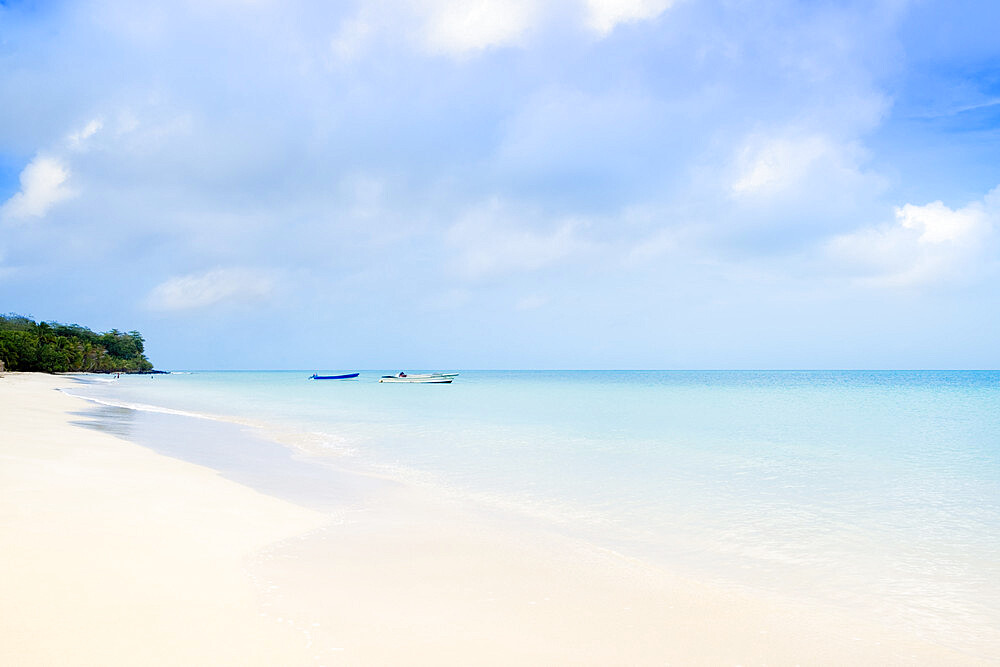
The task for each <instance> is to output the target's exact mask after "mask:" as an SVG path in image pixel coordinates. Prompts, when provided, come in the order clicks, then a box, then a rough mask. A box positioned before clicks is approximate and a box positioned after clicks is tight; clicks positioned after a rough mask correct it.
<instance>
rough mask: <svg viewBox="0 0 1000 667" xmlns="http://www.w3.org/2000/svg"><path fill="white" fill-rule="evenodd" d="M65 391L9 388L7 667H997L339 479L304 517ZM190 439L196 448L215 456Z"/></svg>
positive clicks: (3, 401)
mask: <svg viewBox="0 0 1000 667" xmlns="http://www.w3.org/2000/svg"><path fill="white" fill-rule="evenodd" d="M69 383H70V380H69V379H68V378H64V377H63V378H60V377H59V376H44V375H41V376H35V375H33V374H24V375H20V374H8V375H7V377H6V378H4V380H3V381H2V382H0V406H2V407H0V410H2V412H0V415H2V419H3V422H4V423H3V425H2V428H3V429H4V432H5V438H4V443H3V445H2V447H0V454H2V458H0V475H2V477H0V479H2V480H3V489H2V490H0V494H2V495H0V498H2V503H0V511H2V514H0V526H2V529H3V532H4V534H6V535H14V534H17V535H28V536H29V538H30V539H25V540H21V539H19V540H16V541H15V544H14V545H13V547H12V548H11V549H8V550H5V552H4V553H3V555H0V567H3V568H4V570H5V571H7V572H10V571H14V572H17V573H18V575H19V576H18V577H16V578H12V579H16V581H8V582H7V583H5V584H0V587H2V588H0V599H2V600H3V602H0V631H2V632H3V633H4V636H5V637H15V638H17V640H16V641H13V642H8V645H7V646H6V647H4V648H0V658H2V659H3V661H4V662H11V663H12V664H45V663H47V662H61V663H63V664H126V663H134V662H137V661H141V662H143V663H150V664H182V663H185V662H186V663H188V664H190V663H191V662H194V663H205V662H213V663H220V664H278V663H281V664H385V663H404V664H460V663H461V664H468V663H470V662H472V663H476V664H512V663H513V664H524V663H527V664H558V663H573V664H614V663H617V664H622V663H630V664H671V663H673V664H724V663H729V664H737V663H741V664H764V663H769V664H796V663H803V664H845V663H851V664H989V663H987V662H986V661H984V660H981V659H977V658H975V657H972V656H969V655H966V654H963V653H958V652H955V651H951V650H949V649H947V648H944V647H941V646H938V645H936V644H931V643H928V642H924V641H921V639H920V638H917V637H912V636H907V635H905V634H900V633H897V632H890V631H887V630H885V629H884V628H881V627H877V626H873V625H871V624H869V623H863V622H860V621H857V620H855V619H851V618H849V617H847V616H846V615H844V614H838V613H836V612H835V611H833V610H828V609H819V608H813V607H808V606H803V605H797V604H793V603H789V602H787V601H782V600H777V599H771V598H768V597H765V596H757V595H750V594H743V593H735V592H732V591H725V590H720V589H717V588H713V587H712V586H709V585H706V584H703V583H700V582H694V581H689V580H686V579H683V578H680V577H677V576H672V575H671V574H670V573H667V572H664V571H662V570H661V569H658V568H655V567H651V566H649V565H647V564H644V563H641V562H638V561H634V560H631V559H628V558H625V557H623V556H620V555H617V554H614V553H611V552H607V551H605V550H601V549H598V548H596V547H593V546H592V545H588V544H586V543H583V542H580V541H574V540H572V539H569V538H566V537H561V536H557V535H552V534H547V533H545V532H543V531H533V530H526V529H525V528H524V526H523V525H506V524H505V523H504V522H503V521H502V520H500V519H497V518H495V517H491V518H489V519H484V517H483V513H481V512H476V511H475V510H471V509H468V508H461V507H456V506H455V505H454V504H453V503H446V502H442V501H441V499H438V498H434V497H431V496H429V495H428V494H426V493H422V492H421V491H420V490H419V489H414V488H411V487H408V486H407V485H404V484H398V483H393V484H375V483H373V482H372V481H371V480H357V479H354V478H352V475H351V473H348V472H344V471H338V472H337V473H336V478H335V479H334V478H332V477H331V478H323V479H322V480H321V482H322V483H324V484H326V483H331V484H343V485H345V486H344V487H341V488H340V491H341V493H340V495H338V493H337V492H334V493H332V494H331V496H330V503H329V506H328V507H323V508H319V509H317V508H306V507H303V506H302V505H301V504H295V503H294V502H292V501H291V500H289V496H288V495H287V494H286V495H282V493H281V490H280V489H279V490H273V489H272V490H268V495H265V494H264V493H262V492H261V490H260V489H259V487H258V488H257V489H256V490H255V489H254V488H252V487H253V486H254V480H249V479H246V478H245V477H244V478H242V479H241V478H239V476H233V475H232V474H230V473H231V471H225V470H223V471H221V472H220V470H219V469H220V468H224V467H225V466H223V465H220V464H219V463H218V461H217V460H216V461H213V460H211V459H210V460H206V461H204V462H202V463H200V464H195V463H190V462H184V461H180V460H178V459H177V458H171V457H169V456H167V455H164V454H161V453H156V451H155V450H150V449H148V448H146V447H145V446H143V445H141V444H136V442H140V443H141V440H142V439H141V438H138V439H135V437H134V434H131V435H132V439H129V434H128V433H119V434H114V433H109V432H100V431H97V430H95V429H93V428H90V429H87V428H82V427H81V426H80V425H79V424H78V422H79V417H80V414H79V413H80V412H81V411H84V412H86V411H87V410H88V408H92V406H93V404H91V403H88V402H87V401H85V400H84V399H80V398H75V397H72V396H69V395H67V394H65V393H63V392H56V391H52V390H53V389H56V388H58V387H61V386H68V385H69ZM160 418H162V419H164V420H171V419H177V418H176V417H174V416H171V415H161V416H160ZM189 426H190V431H189V432H188V433H189V434H188V435H187V436H185V437H192V438H201V440H199V442H208V441H210V440H213V438H214V439H217V436H218V434H217V433H216V434H215V435H213V433H212V432H211V429H209V428H201V429H199V428H198V426H204V425H198V424H195V425H189ZM229 426H233V425H231V424H230V425H229ZM234 428H235V427H234ZM176 433H177V432H176V431H173V432H170V431H169V430H168V431H167V434H168V436H167V437H168V439H169V437H170V435H171V434H173V437H176ZM119 436H125V437H124V439H123V438H122V437H119ZM245 437H246V438H247V439H248V440H249V439H251V438H258V439H260V438H259V436H257V435H256V434H245ZM133 440H135V441H133ZM275 446H277V447H280V448H282V449H283V450H285V449H286V448H284V446H282V445H275ZM286 454H287V450H286ZM214 456H217V457H225V456H226V451H224V450H220V451H219V452H218V453H217V454H215V455H214ZM287 457H288V458H290V459H293V460H294V457H293V456H291V455H290V454H288V456H287ZM276 460H282V459H281V457H278V458H276V459H268V463H273V462H274V461H276ZM213 463H214V465H213ZM253 463H254V464H255V465H258V464H260V461H256V462H253ZM286 464H287V462H286V463H281V464H280V465H286ZM288 465H290V466H291V468H295V464H288ZM252 467H253V466H249V467H248V469H252ZM299 472H300V473H301V474H302V475H306V472H307V471H305V470H302V469H299ZM331 474H333V473H331ZM354 477H357V476H354ZM298 479H302V478H301V477H299V478H298ZM352 480H353V482H354V483H355V486H353V487H351V489H350V490H349V492H347V491H344V489H346V487H347V486H348V485H349V484H350V483H351V482H352ZM258 481H259V480H258ZM286 490H287V489H286ZM206 545H208V546H210V547H211V548H209V549H207V552H206ZM137 563H138V564H137ZM53 573H56V574H57V575H58V576H55V577H54V576H53ZM223 574H224V575H225V576H223ZM54 579H56V580H58V581H59V582H61V586H58V587H57V586H55V585H54V584H53V580H54ZM164 581H169V582H170V585H169V586H167V585H165V584H164V583H163V582H164ZM43 592H44V594H43ZM134 609H140V610H147V612H148V613H146V614H141V613H140V614H131V615H130V614H129V613H126V612H128V611H130V610H134ZM154 609H155V612H156V613H155V614H154V613H153V610H154ZM223 616H224V617H225V618H222V617H223ZM165 619H169V622H167V621H166V620H165ZM207 628H212V631H211V632H207V631H206V629H207ZM84 629H86V632H84ZM251 629H252V632H251ZM206 635H207V636H206ZM139 638H141V640H140V639H139ZM140 645H141V646H140ZM82 647H85V648H86V650H83V648H82ZM157 661H159V662H157Z"/></svg>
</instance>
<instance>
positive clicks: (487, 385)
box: [74, 369, 1000, 657]
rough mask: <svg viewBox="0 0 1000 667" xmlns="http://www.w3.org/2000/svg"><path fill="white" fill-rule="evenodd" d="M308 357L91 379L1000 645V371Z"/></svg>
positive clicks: (999, 650)
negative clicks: (616, 366)
mask: <svg viewBox="0 0 1000 667" xmlns="http://www.w3.org/2000/svg"><path fill="white" fill-rule="evenodd" d="M408 370H409V369H408ZM414 372H417V371H416V370H414ZM310 373H311V371H297V372H289V371H281V372H227V373H223V372H195V373H192V374H187V375H165V376H152V377H151V376H138V377H123V378H122V379H121V380H120V381H117V382H95V383H92V384H86V385H81V386H80V388H79V389H78V390H74V392H75V393H79V394H81V395H87V396H91V397H93V398H97V399H100V400H102V401H106V402H109V403H112V404H116V405H124V406H131V407H139V406H157V407H159V408H168V409H171V410H178V411H184V412H192V413H197V414H208V415H216V416H226V417H231V418H236V419H239V420H244V421H249V422H251V423H254V424H259V425H263V426H266V427H267V430H268V432H270V433H271V434H273V435H274V436H275V437H278V438H280V439H281V440H283V441H286V442H292V443H293V444H297V445H299V446H303V447H306V448H308V450H309V451H310V452H312V453H313V454H314V455H315V456H316V457H317V458H320V459H323V458H335V459H336V460H337V462H338V464H340V465H342V466H346V467H353V468H356V469H361V470H375V471H378V472H380V473H383V474H389V475H392V476H396V477H399V478H403V479H406V480H409V481H413V482H417V483H420V484H429V485H434V486H436V487H439V488H442V489H445V490H447V491H448V492H449V493H451V494H454V495H455V496H456V497H467V498H469V499H470V500H473V499H474V500H475V501H477V502H479V503H484V504H486V505H488V506H492V507H495V508H497V509H500V510H504V511H507V512H510V513H516V514H518V515H521V516H523V517H525V518H526V519H530V520H533V521H542V522H546V523H547V524H549V525H550V526H551V527H553V528H555V529H557V530H560V531H563V532H565V533H568V534H572V535H575V536H578V537H582V538H585V539H588V540H591V541H593V542H595V543H597V544H600V545H602V546H606V547H609V548H613V549H616V550H618V551H621V552H623V553H626V554H629V555H633V556H636V557H640V558H644V559H647V560H650V561H653V562H658V563H662V564H665V565H667V566H669V567H671V568H673V569H679V570H681V571H683V572H687V573H689V574H692V575H695V576H698V577H699V578H702V579H709V580H712V581H716V582H720V583H724V584H728V585H736V586H745V587H751V588H756V589H764V590H768V591H775V592H779V593H782V594H788V595H792V596H793V597H797V598H807V599H810V600H814V601H820V602H823V603H826V604H831V605H837V606H842V607H845V608H850V609H852V610H857V609H863V610H865V611H866V612H868V613H872V614H875V615H878V616H879V617H881V618H882V619H883V620H886V621H888V622H889V623H891V624H895V625H899V626H904V627H909V628H911V629H917V630H918V631H920V632H921V633H923V634H924V635H925V636H928V637H929V638H932V639H935V640H937V641H941V642H943V643H947V644H948V645H951V646H954V647H958V648H963V649H966V650H969V651H972V652H974V653H976V654H978V655H982V656H983V657H995V656H997V655H1000V630H998V628H1000V372H994V371H989V372H866V371H857V372H839V371H838V372H805V371H803V372H742V371H741V372H724V371H715V372H663V371H648V372H643V371H622V372H616V371H600V372H591V371H518V372H513V371H510V372H507V371H463V372H462V374H461V375H460V376H459V378H458V379H457V380H456V382H455V383H454V384H451V385H407V384H378V383H377V382H376V380H377V378H378V376H379V375H380V374H382V372H381V371H380V372H375V371H372V372H366V373H362V375H361V378H360V379H359V380H353V381H311V380H307V379H306V376H307V375H309V374H310Z"/></svg>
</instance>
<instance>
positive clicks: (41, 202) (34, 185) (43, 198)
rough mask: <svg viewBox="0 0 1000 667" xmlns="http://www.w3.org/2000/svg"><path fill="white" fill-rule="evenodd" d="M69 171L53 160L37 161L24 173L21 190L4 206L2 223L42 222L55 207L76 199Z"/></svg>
mask: <svg viewBox="0 0 1000 667" xmlns="http://www.w3.org/2000/svg"><path fill="white" fill-rule="evenodd" d="M68 178H69V169H67V168H66V167H65V166H64V165H63V164H62V162H60V161H59V160H57V159H55V158H51V157H41V156H39V157H36V158H35V159H34V160H32V161H31V162H30V163H29V164H28V166H27V167H25V168H24V171H22V172H21V190H20V191H19V192H17V193H16V194H14V196H13V197H11V198H10V199H8V200H7V201H6V202H5V203H4V204H3V206H0V219H3V220H8V219H13V220H21V219H25V218H31V217H34V218H40V217H42V216H44V215H45V214H46V213H47V212H48V211H49V209H50V208H52V206H54V205H55V204H57V203H59V202H60V201H62V200H64V199H67V198H69V197H71V196H73V195H74V194H75V193H74V192H73V191H72V190H71V189H69V188H68V187H66V180H67V179H68Z"/></svg>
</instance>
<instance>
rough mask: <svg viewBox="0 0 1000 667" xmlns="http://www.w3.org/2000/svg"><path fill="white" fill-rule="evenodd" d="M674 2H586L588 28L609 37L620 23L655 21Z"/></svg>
mask: <svg viewBox="0 0 1000 667" xmlns="http://www.w3.org/2000/svg"><path fill="white" fill-rule="evenodd" d="M672 4H674V0H585V5H586V13H587V27H589V28H590V29H592V30H594V31H595V32H597V33H599V34H601V35H602V36H603V35H607V34H608V33H610V32H611V31H612V30H614V29H615V26H617V25H618V24H619V23H629V22H634V21H645V20H649V19H655V18H656V17H657V16H659V15H660V14H662V13H663V12H665V11H666V10H667V9H669V8H670V6H671V5H672Z"/></svg>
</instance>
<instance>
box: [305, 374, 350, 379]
mask: <svg viewBox="0 0 1000 667" xmlns="http://www.w3.org/2000/svg"><path fill="white" fill-rule="evenodd" d="M358 375H359V374H358V373H344V374H343V375H317V374H316V373H313V374H312V375H310V376H309V379H310V380H350V379H351V378H356V377H358Z"/></svg>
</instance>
